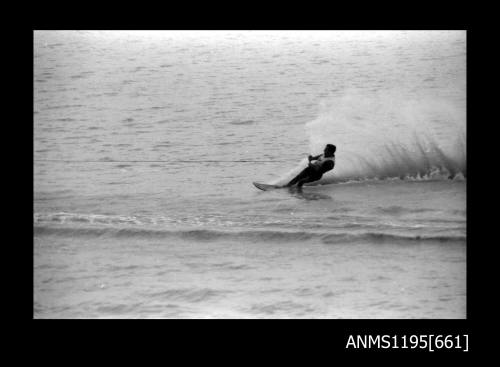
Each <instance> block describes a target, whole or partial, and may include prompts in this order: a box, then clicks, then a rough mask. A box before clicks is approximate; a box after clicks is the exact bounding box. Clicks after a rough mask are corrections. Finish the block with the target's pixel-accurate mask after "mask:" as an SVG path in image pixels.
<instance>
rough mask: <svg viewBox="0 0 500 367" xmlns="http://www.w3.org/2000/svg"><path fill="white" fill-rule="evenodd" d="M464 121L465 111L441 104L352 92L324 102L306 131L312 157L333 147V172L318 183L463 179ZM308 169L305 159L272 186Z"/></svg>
mask: <svg viewBox="0 0 500 367" xmlns="http://www.w3.org/2000/svg"><path fill="white" fill-rule="evenodd" d="M465 118H466V114H465V106H457V105H454V104H452V103H451V102H449V101H448V100H444V99H439V98H418V99H407V98H404V97H402V96H401V95H398V94H396V93H387V92H384V93H383V94H382V93H379V94H371V95H369V96H368V95H366V94H360V93H359V92H355V93H352V92H351V93H346V94H344V95H343V96H342V97H336V98H331V99H329V100H327V101H323V103H322V104H321V108H320V113H319V116H318V117H317V118H316V119H314V120H313V121H310V122H308V123H306V125H305V130H306V133H307V135H308V137H309V143H310V147H309V148H310V152H311V154H313V155H315V154H320V153H321V152H322V150H323V148H324V146H325V145H326V144H334V145H336V146H337V153H336V166H335V168H334V170H333V171H332V172H328V173H327V174H325V175H324V176H323V179H322V180H321V182H320V183H331V182H345V181H351V180H365V179H387V178H401V179H444V178H455V179H456V178H459V179H460V178H462V179H464V178H465V177H466V176H467V172H466V128H465V127H466V125H465V121H466V120H465ZM306 165H307V159H306V158H304V159H303V160H302V161H301V162H300V163H299V164H298V165H297V166H296V167H294V168H293V169H292V170H290V171H289V172H287V173H286V174H285V175H283V176H282V177H280V178H279V179H277V180H276V181H275V182H274V183H275V184H282V183H284V182H287V181H288V180H290V179H291V178H292V177H293V176H294V175H296V174H297V173H298V172H300V170H301V169H303V168H304V167H305V166H306Z"/></svg>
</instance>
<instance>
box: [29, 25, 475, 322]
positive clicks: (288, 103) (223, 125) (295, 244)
mask: <svg viewBox="0 0 500 367" xmlns="http://www.w3.org/2000/svg"><path fill="white" fill-rule="evenodd" d="M465 63H466V40H465V32H444V31H439V32H437V31H432V32H431V31H427V32H415V31H413V32H310V31H309V32H285V31H275V32H262V31H259V32H223V31H216V32H208V31H206V32H200V31H197V32H186V31H179V32H97V31H93V32H83V31H79V32H49V31H39V32H35V34H34V152H35V153H34V160H35V162H34V212H35V213H34V233H35V236H34V300H35V303H34V317H36V318H54V317H55V318H61V317H63V318H66V317H70V318H73V317H76V318H109V317H113V318H114V317H120V318H121V317H125V318H137V317H151V318H163V317H171V318H207V317H222V318H224V317H230V318H232V317H241V318H322V317H326V318H465V316H466V313H465V312H466V302H465V299H466V287H465V279H466V243H465V241H466V236H465V231H466V207H465V199H466V195H465V192H466V168H465V163H466V161H465V156H466V148H465V134H466V131H465V108H466V106H465ZM326 143H332V144H335V145H336V146H337V154H336V157H337V158H336V166H335V169H334V170H333V171H332V172H329V173H327V174H326V175H325V176H324V178H323V179H322V180H321V181H320V184H319V185H315V186H306V187H304V189H303V191H302V192H299V191H296V190H292V191H288V190H275V191H268V192H263V191H259V190H257V189H256V188H255V187H254V186H253V185H252V182H253V181H258V182H265V183H284V182H286V181H287V180H288V179H290V178H292V177H293V175H294V174H296V173H297V172H299V171H300V170H301V169H302V168H303V167H304V166H305V162H306V159H305V157H307V155H309V154H318V153H320V152H321V150H322V148H323V146H324V144H326Z"/></svg>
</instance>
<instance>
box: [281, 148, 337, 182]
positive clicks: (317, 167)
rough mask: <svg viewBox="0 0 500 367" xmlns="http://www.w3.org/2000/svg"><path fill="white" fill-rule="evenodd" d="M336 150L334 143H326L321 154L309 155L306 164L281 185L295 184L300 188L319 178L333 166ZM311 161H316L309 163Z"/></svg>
mask: <svg viewBox="0 0 500 367" xmlns="http://www.w3.org/2000/svg"><path fill="white" fill-rule="evenodd" d="M336 150H337V147H336V146H335V145H332V144H327V145H326V147H325V150H324V151H323V154H320V155H317V156H316V157H313V156H309V157H308V159H309V164H308V166H307V167H306V168H305V169H304V170H303V171H302V172H300V173H299V174H298V175H297V176H296V177H295V178H294V179H293V180H291V181H290V182H289V183H288V184H286V185H285V186H283V187H291V186H293V185H295V184H297V187H298V188H302V186H303V185H304V184H305V183H308V182H314V181H318V180H320V179H321V177H322V176H323V174H324V173H326V172H328V171H330V170H332V169H333V167H334V166H335V151H336ZM311 161H316V162H314V163H311Z"/></svg>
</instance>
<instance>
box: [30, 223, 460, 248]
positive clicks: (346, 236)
mask: <svg viewBox="0 0 500 367" xmlns="http://www.w3.org/2000/svg"><path fill="white" fill-rule="evenodd" d="M75 222H76V220H75ZM82 222H85V220H82ZM34 235H35V236H43V235H53V236H70V237H91V238H97V237H112V238H125V239H126V238H138V239H149V240H150V239H154V240H162V239H169V238H174V239H180V240H191V241H201V242H213V241H218V240H230V241H248V242H256V243H260V242H264V243H266V242H273V243H276V242H278V243H288V242H306V241H311V240H313V241H319V242H321V243H323V244H337V243H340V244H343V243H353V242H368V243H384V242H391V243H408V242H410V243H417V242H418V243H421V242H440V243H443V242H464V241H465V240H466V237H465V236H460V235H458V236H447V235H443V236H432V235H431V236H425V235H401V234H394V233H386V232H362V233H348V232H339V233H322V232H306V231H285V230H267V231H266V230H240V231H223V230H211V229H184V230H182V229H179V230H174V229H172V230H165V229H151V228H134V227H125V228H117V227H82V226H78V227H76V226H74V227H72V226H68V227H66V226H64V227H63V226H47V225H37V224H35V226H34Z"/></svg>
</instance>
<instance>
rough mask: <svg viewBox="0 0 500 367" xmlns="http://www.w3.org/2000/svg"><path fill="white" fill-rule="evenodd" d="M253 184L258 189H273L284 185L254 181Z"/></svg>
mask: <svg viewBox="0 0 500 367" xmlns="http://www.w3.org/2000/svg"><path fill="white" fill-rule="evenodd" d="M253 184H254V185H255V187H256V188H258V189H260V190H264V191H268V190H274V189H282V188H283V187H284V186H279V185H267V184H262V183H258V182H254V183H253Z"/></svg>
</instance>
